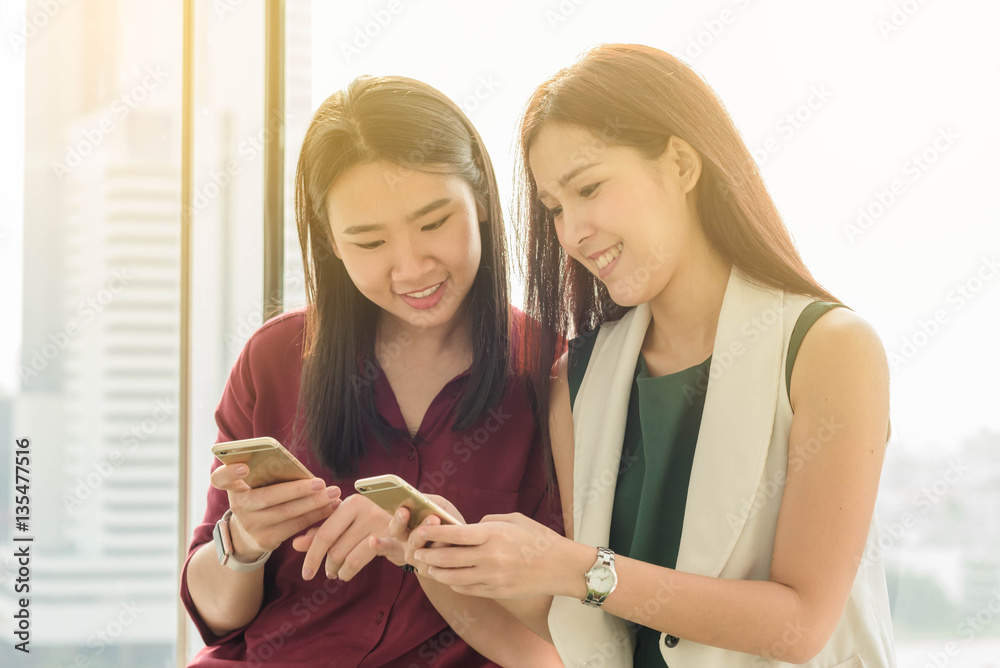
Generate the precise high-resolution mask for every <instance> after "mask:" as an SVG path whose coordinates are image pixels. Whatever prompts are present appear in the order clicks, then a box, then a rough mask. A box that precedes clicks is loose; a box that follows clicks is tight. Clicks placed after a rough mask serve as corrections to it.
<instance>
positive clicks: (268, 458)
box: [212, 436, 314, 488]
mask: <svg viewBox="0 0 1000 668" xmlns="http://www.w3.org/2000/svg"><path fill="white" fill-rule="evenodd" d="M212 454H213V455H215V456H216V458H217V459H218V460H219V461H221V462H222V463H223V464H225V465H226V466H235V465H236V464H246V465H247V466H248V467H250V473H248V474H247V475H246V476H244V478H243V481H244V482H246V483H247V484H248V485H250V486H251V487H253V488H257V487H265V486H267V485H273V484H275V483H279V482H289V481H291V480H302V479H306V478H312V477H314V476H313V474H312V473H311V472H310V471H309V469H307V468H306V467H305V465H303V464H302V462H300V461H299V460H298V459H296V458H295V455H293V454H292V453H290V452H289V451H288V450H286V449H285V448H284V447H283V446H282V445H281V444H280V443H278V442H277V441H276V440H274V439H273V438H270V437H268V436H264V437H261V438H247V439H243V440H241V441H228V442H226V443H217V444H215V445H214V446H213V447H212Z"/></svg>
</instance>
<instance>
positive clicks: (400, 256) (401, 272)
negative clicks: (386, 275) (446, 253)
mask: <svg viewBox="0 0 1000 668" xmlns="http://www.w3.org/2000/svg"><path fill="white" fill-rule="evenodd" d="M429 250H430V249H428V248H425V247H424V244H422V243H420V242H419V241H417V240H416V239H413V238H412V237H411V236H410V235H409V234H404V235H402V236H401V238H400V240H399V243H398V244H396V253H395V256H394V257H393V263H392V272H391V275H390V278H391V279H392V281H393V283H399V284H401V285H403V286H404V287H407V288H416V287H424V286H417V285H414V283H415V282H416V281H418V280H419V279H421V278H424V277H426V276H427V275H429V274H430V273H431V271H432V270H433V269H434V259H433V258H432V257H431V255H430V252H429Z"/></svg>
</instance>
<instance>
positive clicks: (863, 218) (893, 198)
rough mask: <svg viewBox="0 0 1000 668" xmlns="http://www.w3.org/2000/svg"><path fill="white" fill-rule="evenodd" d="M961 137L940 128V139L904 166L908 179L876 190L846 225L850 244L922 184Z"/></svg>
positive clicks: (934, 140)
mask: <svg viewBox="0 0 1000 668" xmlns="http://www.w3.org/2000/svg"><path fill="white" fill-rule="evenodd" d="M960 137H961V135H960V134H958V133H957V132H956V131H955V130H954V129H952V127H951V126H948V127H942V128H938V130H937V135H936V136H935V137H934V139H933V141H931V143H930V144H929V145H928V146H926V147H924V148H923V149H922V150H921V151H920V152H919V153H913V154H912V155H910V157H909V158H907V159H906V160H905V161H904V162H903V164H902V166H901V167H900V171H901V172H902V177H905V178H895V179H893V180H892V181H891V182H890V183H889V184H888V186H886V188H885V189H884V190H883V189H880V188H879V189H876V190H875V192H874V193H873V194H874V197H873V199H872V200H871V201H869V202H868V203H867V204H863V205H861V206H859V207H858V209H857V216H856V218H855V219H854V221H852V222H848V223H844V233H845V234H846V235H847V240H848V241H850V242H851V243H852V244H853V243H854V242H855V241H856V240H857V239H858V237H861V236H862V235H864V234H865V233H866V232H867V231H868V230H869V229H871V228H872V226H873V225H874V224H875V223H876V222H877V221H878V220H879V219H880V218H882V216H884V215H885V214H886V213H887V212H888V211H889V209H890V208H892V206H893V205H894V204H895V203H896V202H897V201H899V199H900V197H902V196H903V195H904V194H905V193H906V192H907V188H909V187H910V186H912V185H913V184H915V183H916V182H917V181H919V180H920V179H921V177H922V176H923V175H924V174H926V173H927V170H929V169H930V168H931V167H932V166H933V165H934V163H936V162H937V161H938V160H939V159H940V158H941V156H942V155H944V154H945V153H947V152H948V151H949V150H950V149H951V147H952V146H954V145H955V141H956V140H958V139H959V138H960Z"/></svg>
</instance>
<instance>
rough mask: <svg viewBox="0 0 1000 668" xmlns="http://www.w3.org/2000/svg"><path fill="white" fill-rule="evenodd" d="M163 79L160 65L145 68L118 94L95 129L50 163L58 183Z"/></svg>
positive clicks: (165, 75)
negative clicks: (61, 159)
mask: <svg viewBox="0 0 1000 668" xmlns="http://www.w3.org/2000/svg"><path fill="white" fill-rule="evenodd" d="M166 78H167V73H166V72H164V71H163V70H162V69H161V66H160V64H159V63H157V64H156V65H155V66H148V67H146V69H145V72H144V74H143V77H142V79H140V80H139V82H138V83H136V84H135V85H134V86H132V88H130V89H128V90H126V91H125V92H124V93H122V94H121V95H119V96H118V98H117V99H116V100H115V101H114V102H112V103H111V107H110V108H109V110H108V112H107V113H105V114H104V115H103V116H102V117H101V119H100V120H99V121H97V123H96V125H95V126H93V127H89V128H85V129H84V130H83V131H82V132H81V133H80V137H79V138H78V139H77V140H76V141H75V142H73V143H72V144H71V145H69V146H66V151H65V157H63V161H62V162H59V161H53V162H52V171H53V172H55V175H56V176H57V177H59V181H63V180H64V179H65V178H66V177H67V176H68V175H69V174H70V173H71V172H72V171H73V170H75V169H76V168H77V167H79V166H80V165H82V164H83V162H84V160H85V159H86V158H87V156H89V155H91V154H93V153H94V151H95V150H97V147H98V146H100V145H101V143H102V142H103V141H104V139H105V138H106V137H107V136H108V135H109V134H111V133H112V132H114V131H115V130H116V129H117V128H119V127H121V124H122V122H124V120H125V119H126V118H128V116H129V114H131V113H132V111H134V110H135V109H137V108H138V107H139V105H141V104H142V103H143V102H145V101H146V99H147V98H149V96H150V95H152V94H153V93H154V92H155V91H156V89H157V88H159V86H160V84H161V83H163V81H164V80H165V79H166Z"/></svg>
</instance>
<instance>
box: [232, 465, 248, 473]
mask: <svg viewBox="0 0 1000 668" xmlns="http://www.w3.org/2000/svg"><path fill="white" fill-rule="evenodd" d="M233 473H235V474H236V475H246V474H247V473H250V467H249V466H245V465H243V464H239V465H238V466H236V467H235V468H233Z"/></svg>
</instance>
